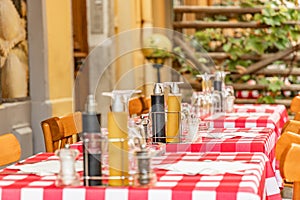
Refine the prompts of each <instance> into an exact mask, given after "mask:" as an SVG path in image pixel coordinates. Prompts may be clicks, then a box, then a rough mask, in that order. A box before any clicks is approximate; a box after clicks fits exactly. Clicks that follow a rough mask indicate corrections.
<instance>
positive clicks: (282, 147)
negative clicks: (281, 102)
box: [275, 132, 300, 200]
mask: <svg viewBox="0 0 300 200" xmlns="http://www.w3.org/2000/svg"><path fill="white" fill-rule="evenodd" d="M299 155H300V135H299V134H296V133H293V132H284V133H283V134H282V135H281V136H280V138H279V139H278V141H277V143H276V148H275V156H276V159H277V160H279V170H280V174H281V176H282V178H283V179H284V181H285V182H288V183H292V186H293V200H296V199H297V200H299V199H300V170H299V164H300V158H299Z"/></svg>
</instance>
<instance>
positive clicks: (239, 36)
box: [194, 0, 300, 103]
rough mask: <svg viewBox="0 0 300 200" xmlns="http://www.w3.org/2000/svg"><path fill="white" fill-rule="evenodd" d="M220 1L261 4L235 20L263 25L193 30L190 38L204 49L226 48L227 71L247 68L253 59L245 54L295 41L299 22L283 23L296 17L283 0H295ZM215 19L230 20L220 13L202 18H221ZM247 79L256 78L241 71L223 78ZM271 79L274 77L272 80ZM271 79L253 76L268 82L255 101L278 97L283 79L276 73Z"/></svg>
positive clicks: (276, 49) (299, 17)
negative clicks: (255, 10)
mask: <svg viewBox="0 0 300 200" xmlns="http://www.w3.org/2000/svg"><path fill="white" fill-rule="evenodd" d="M221 2H222V5H221V6H229V5H231V6H232V5H236V6H241V7H261V8H262V12H259V13H256V14H253V15H252V14H241V15H239V16H238V17H236V18H235V20H237V21H240V22H256V23H257V24H259V25H261V26H265V27H264V28H257V29H256V28H244V29H239V30H238V31H231V32H228V31H227V30H224V29H220V28H216V29H204V30H200V31H197V32H196V33H195V35H194V39H196V40H197V41H198V42H199V43H200V44H201V45H202V46H203V48H204V49H206V50H207V51H208V52H216V51H217V52H226V53H227V55H230V56H229V58H227V59H224V60H223V61H222V62H221V65H222V68H223V69H225V70H228V71H231V72H238V70H239V68H245V69H247V68H248V67H249V66H251V65H253V64H254V63H255V62H256V61H255V60H251V59H245V55H247V56H252V57H260V56H262V55H268V54H270V53H276V52H279V51H282V50H285V49H287V48H289V47H291V46H292V45H294V44H295V43H298V42H299V38H300V26H299V25H298V24H293V25H290V24H287V22H296V21H300V12H299V11H298V10H297V9H293V8H292V7H288V6H287V3H289V4H294V5H295V7H296V5H298V4H297V1H295V0H286V1H264V0H240V1H234V2H233V1H230V0H223V1H221ZM274 8H278V9H274ZM219 19H221V20H230V18H229V17H226V16H223V17H222V16H220V15H218V16H217V18H216V17H215V16H212V17H207V18H205V20H207V21H208V22H209V21H221V20H219ZM212 44H213V45H212ZM275 64H277V63H275ZM276 78H277V79H276ZM249 79H256V80H257V79H258V78H257V77H255V76H254V75H244V76H242V77H240V78H239V79H237V80H231V79H227V81H228V82H247V81H248V80H249ZM275 79H276V81H274V80H275ZM294 79H295V78H294ZM274 80H272V79H269V78H268V77H260V78H259V80H257V82H258V83H259V84H263V85H268V87H267V89H266V90H263V91H261V97H260V98H259V99H258V102H260V103H262V102H264V103H273V102H274V100H275V98H282V95H281V94H280V91H281V87H282V86H283V84H284V83H283V81H282V79H281V78H280V76H276V77H274ZM294 82H295V80H294Z"/></svg>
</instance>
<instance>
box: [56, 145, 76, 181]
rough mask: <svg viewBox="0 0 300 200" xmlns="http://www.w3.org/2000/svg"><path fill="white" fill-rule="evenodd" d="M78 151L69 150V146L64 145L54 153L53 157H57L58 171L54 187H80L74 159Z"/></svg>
mask: <svg viewBox="0 0 300 200" xmlns="http://www.w3.org/2000/svg"><path fill="white" fill-rule="evenodd" d="M78 154H79V151H78V150H77V149H70V145H69V144H66V146H65V148H62V149H58V150H56V151H55V155H56V156H58V157H59V161H60V170H59V173H58V174H57V178H56V182H55V184H56V186H78V185H80V177H79V174H78V173H77V172H76V169H75V162H76V157H77V156H78Z"/></svg>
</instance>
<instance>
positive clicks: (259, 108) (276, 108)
mask: <svg viewBox="0 0 300 200" xmlns="http://www.w3.org/2000/svg"><path fill="white" fill-rule="evenodd" d="M233 112H235V113H237V112H257V113H274V112H277V113H279V114H280V115H281V118H283V119H284V120H287V118H288V112H287V109H286V107H285V106H284V105H282V104H234V105H233Z"/></svg>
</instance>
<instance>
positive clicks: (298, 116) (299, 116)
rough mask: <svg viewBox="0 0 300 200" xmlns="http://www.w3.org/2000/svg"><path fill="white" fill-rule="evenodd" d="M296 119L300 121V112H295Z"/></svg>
mask: <svg viewBox="0 0 300 200" xmlns="http://www.w3.org/2000/svg"><path fill="white" fill-rule="evenodd" d="M294 120H296V121H300V112H296V113H295V116H294Z"/></svg>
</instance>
